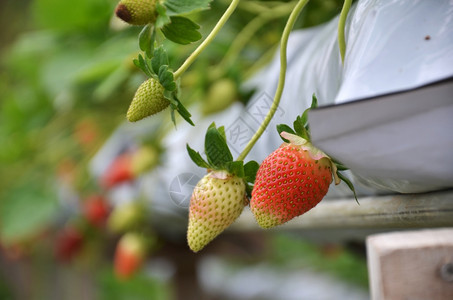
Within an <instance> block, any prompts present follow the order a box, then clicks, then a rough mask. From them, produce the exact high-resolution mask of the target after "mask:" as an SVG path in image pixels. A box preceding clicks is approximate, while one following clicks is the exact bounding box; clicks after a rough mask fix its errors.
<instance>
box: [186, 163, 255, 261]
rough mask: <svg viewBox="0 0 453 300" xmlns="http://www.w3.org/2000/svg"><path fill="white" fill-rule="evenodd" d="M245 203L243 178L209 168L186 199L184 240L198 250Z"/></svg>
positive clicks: (217, 233)
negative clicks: (186, 216)
mask: <svg viewBox="0 0 453 300" xmlns="http://www.w3.org/2000/svg"><path fill="white" fill-rule="evenodd" d="M245 205H247V197H246V185H245V182H244V179H243V178H239V177H238V176H236V175H232V174H229V173H228V172H226V171H211V172H209V173H208V174H207V175H205V176H204V177H203V178H202V179H201V180H200V181H199V182H198V184H197V185H196V186H195V189H194V191H193V193H192V198H191V199H190V207H189V228H188V230H187V241H188V243H189V247H190V249H192V251H194V252H198V251H200V250H201V249H203V247H204V246H206V245H207V244H208V243H209V242H210V241H211V240H213V239H214V238H215V237H216V236H218V235H219V234H220V233H222V231H224V230H225V228H227V227H228V226H230V225H231V224H232V223H233V222H234V221H235V220H236V219H237V218H238V217H239V215H240V214H241V212H242V210H243V209H244V206H245Z"/></svg>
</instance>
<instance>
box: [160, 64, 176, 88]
mask: <svg viewBox="0 0 453 300" xmlns="http://www.w3.org/2000/svg"><path fill="white" fill-rule="evenodd" d="M158 76H159V82H160V84H161V85H162V86H163V87H164V88H165V89H166V90H168V91H174V90H176V82H175V79H174V76H173V73H172V72H170V71H168V66H166V65H163V66H160V68H159V74H158Z"/></svg>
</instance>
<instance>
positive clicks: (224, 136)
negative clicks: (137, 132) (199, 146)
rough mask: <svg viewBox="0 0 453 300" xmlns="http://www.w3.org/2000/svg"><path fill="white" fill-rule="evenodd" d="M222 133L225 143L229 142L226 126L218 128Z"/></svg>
mask: <svg viewBox="0 0 453 300" xmlns="http://www.w3.org/2000/svg"><path fill="white" fill-rule="evenodd" d="M217 129H218V130H219V132H220V134H221V135H222V137H223V138H224V139H225V141H226V140H227V138H226V133H225V126H220V127H219V128H217Z"/></svg>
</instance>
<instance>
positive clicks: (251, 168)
mask: <svg viewBox="0 0 453 300" xmlns="http://www.w3.org/2000/svg"><path fill="white" fill-rule="evenodd" d="M259 168H260V165H259V164H258V163H257V162H256V161H254V160H251V161H249V162H248V163H246V164H245V165H244V173H245V180H246V181H247V182H250V183H254V182H255V178H256V173H257V172H258V169H259Z"/></svg>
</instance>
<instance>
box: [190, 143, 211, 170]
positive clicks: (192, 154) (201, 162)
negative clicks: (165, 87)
mask: <svg viewBox="0 0 453 300" xmlns="http://www.w3.org/2000/svg"><path fill="white" fill-rule="evenodd" d="M187 152H189V156H190V158H191V159H192V161H193V162H194V163H195V164H196V165H197V166H199V167H201V168H206V169H210V168H211V166H210V165H209V164H208V163H207V162H206V161H205V160H204V159H203V158H202V157H201V154H200V153H199V152H197V151H195V150H193V149H192V148H190V146H189V144H187Z"/></svg>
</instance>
